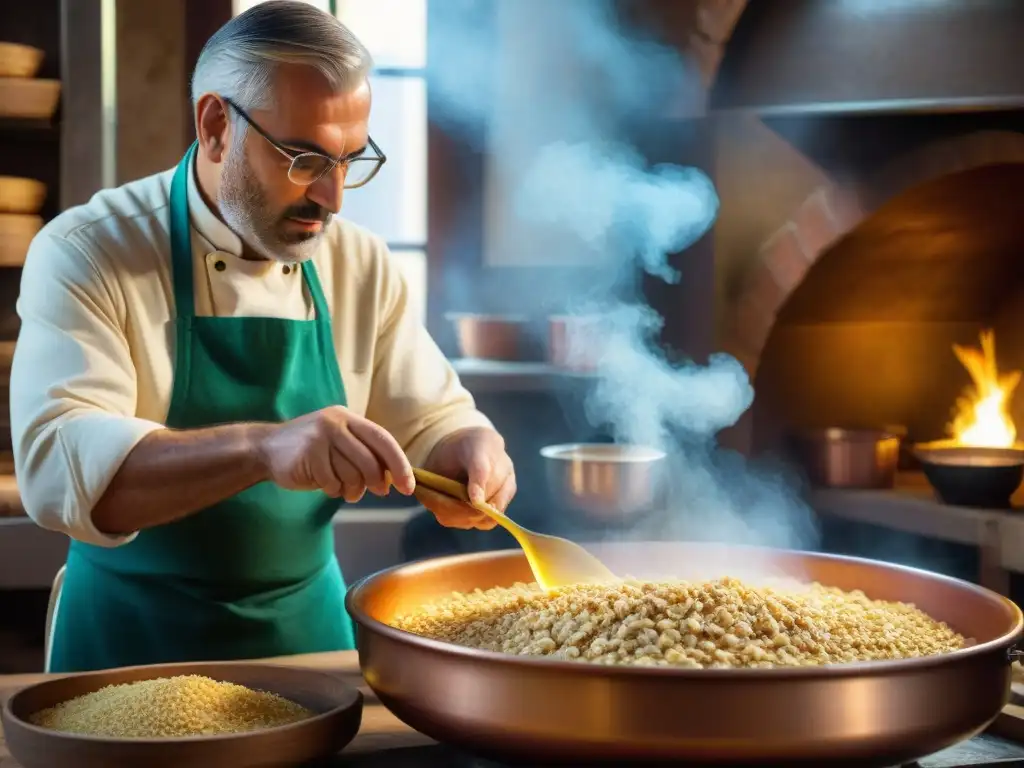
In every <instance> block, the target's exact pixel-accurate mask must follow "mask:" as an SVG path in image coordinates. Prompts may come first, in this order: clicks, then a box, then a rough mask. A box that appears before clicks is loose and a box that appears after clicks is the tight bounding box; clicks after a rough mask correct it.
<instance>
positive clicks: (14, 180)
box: [0, 176, 46, 214]
mask: <svg viewBox="0 0 1024 768" xmlns="http://www.w3.org/2000/svg"><path fill="white" fill-rule="evenodd" d="M45 200H46V185H45V184H43V182H41V181H36V180H35V179H23V178H21V177H20V176H0V212H3V213H27V214H31V213H39V209H40V208H42V207H43V202H45Z"/></svg>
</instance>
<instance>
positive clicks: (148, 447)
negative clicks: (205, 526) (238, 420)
mask: <svg viewBox="0 0 1024 768" xmlns="http://www.w3.org/2000/svg"><path fill="white" fill-rule="evenodd" d="M271 428H272V426H271V425H269V424H227V425H224V426H220V427H211V428H208V429H196V430H184V431H178V430H171V429H164V430H159V431H157V432H153V433H151V434H149V435H147V436H146V437H144V438H143V439H142V440H140V441H139V443H138V445H136V446H135V448H133V449H132V451H131V452H130V453H129V454H128V456H127V457H126V458H125V460H124V463H123V464H122V465H121V468H120V469H119V470H118V472H117V474H116V475H115V476H114V479H113V480H112V481H111V483H110V485H109V486H108V488H107V490H106V492H105V493H104V494H103V496H102V498H101V499H100V500H99V502H98V503H97V504H96V506H95V507H94V508H93V510H92V521H93V524H94V525H95V526H96V527H97V528H98V529H99V530H100V531H102V532H103V533H107V534H112V535H118V534H128V533H132V532H133V531H138V530H142V529H145V528H152V527H153V526H157V525H163V524H165V523H170V522H174V521H175V520H179V519H181V518H183V517H187V516H188V515H191V514H194V513H196V512H199V511H200V510H203V509H205V508H207V507H209V506H212V505H214V504H216V503H217V502H220V501H223V500H224V499H226V498H228V497H229V496H233V495H235V494H236V493H239V492H241V491H244V490H245V489H246V488H249V487H251V486H253V485H256V483H259V482H261V481H263V480H266V479H267V470H266V467H264V466H263V462H262V461H261V460H260V456H259V451H258V446H259V443H260V441H261V439H262V438H263V436H264V435H266V434H267V431H268V430H269V429H271Z"/></svg>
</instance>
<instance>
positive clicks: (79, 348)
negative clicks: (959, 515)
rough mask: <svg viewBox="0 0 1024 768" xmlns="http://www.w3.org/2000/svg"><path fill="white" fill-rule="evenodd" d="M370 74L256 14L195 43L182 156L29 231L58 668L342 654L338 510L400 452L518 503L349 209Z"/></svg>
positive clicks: (26, 439)
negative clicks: (62, 537)
mask: <svg viewBox="0 0 1024 768" xmlns="http://www.w3.org/2000/svg"><path fill="white" fill-rule="evenodd" d="M370 67H371V62H370V56H369V54H368V53H367V51H366V50H365V48H364V47H363V46H362V45H361V44H360V43H359V41H358V40H356V39H355V37H353V35H352V34H351V33H350V32H349V31H348V30H347V29H346V28H345V27H344V26H342V25H341V24H340V23H339V22H338V21H337V20H335V19H334V18H333V17H331V16H330V15H328V14H325V13H323V12H321V11H318V10H316V9H314V8H312V7H310V6H309V5H307V4H306V3H303V2H289V1H287V0H272V1H271V2H266V3H264V4H261V5H258V6H256V7H254V8H253V9H252V10H250V11H248V12H246V13H244V14H242V15H241V16H239V17H237V18H235V19H233V20H232V21H231V22H229V23H228V24H227V25H225V26H224V27H223V28H222V29H221V30H220V31H218V32H217V33H216V34H215V35H214V36H213V37H212V38H211V39H210V41H209V42H208V43H207V44H206V47H205V48H204V49H203V52H202V54H201V56H200V58H199V61H198V63H197V65H196V70H195V73H194V77H193V87H192V96H193V102H194V107H195V123H196V133H197V137H198V140H197V142H196V145H195V146H193V147H192V148H191V149H190V150H189V152H188V153H187V154H186V155H185V157H184V158H183V159H182V161H181V163H180V164H179V165H178V167H177V168H176V169H174V170H172V171H168V172H166V173H162V174H159V175H157V176H153V177H150V178H147V179H142V180H141V181H136V182H133V183H130V184H127V185H125V186H123V187H120V188H118V189H112V190H105V191H103V192H100V193H99V194H97V195H96V196H95V197H93V199H92V200H91V201H90V202H89V203H88V204H86V205H84V206H80V207H77V208H73V209H70V210H68V211H66V212H64V213H63V214H61V215H60V216H58V217H57V218H56V219H54V220H53V221H52V222H51V223H50V224H49V225H48V226H47V227H46V228H45V229H44V230H43V231H42V232H41V233H40V234H39V235H38V236H37V237H36V239H35V241H34V242H33V244H32V247H31V249H30V252H29V255H28V258H27V261H26V265H25V269H24V273H23V278H22V285H21V296H20V298H19V301H18V313H19V315H20V317H21V320H22V330H21V336H20V338H19V341H18V347H17V353H16V356H15V361H14V367H13V371H12V375H11V412H12V415H13V419H12V431H13V438H14V445H15V461H16V470H17V474H18V480H19V488H20V490H21V493H22V496H23V499H24V503H25V507H26V509H27V511H28V513H29V514H30V515H31V516H32V517H33V519H34V520H35V521H36V522H37V523H38V524H39V525H41V526H43V527H45V528H49V529H53V530H58V531H63V532H65V533H67V534H68V535H70V536H71V537H72V538H73V541H72V544H71V548H70V552H69V555H68V562H67V566H66V572H65V576H64V582H63V588H62V591H61V593H60V597H59V600H58V602H57V607H56V616H55V619H54V625H53V626H54V630H53V637H52V644H51V645H52V648H51V652H50V658H49V666H50V669H52V670H53V671H57V672H70V671H79V670H89V669H99V668H109V667H114V666H123V665H130V664H143V663H159V662H172V661H185V660H196V659H224V658H254V657H263V656H274V655H280V654H292V653H304V652H315V651H325V650H337V649H345V648H351V647H353V645H354V642H353V629H352V625H351V622H350V620H349V618H348V616H347V615H346V613H345V610H344V604H343V597H344V593H345V584H344V582H343V580H342V576H341V574H340V571H339V569H338V564H337V561H336V558H335V556H334V546H333V531H332V527H331V519H332V517H333V515H334V513H335V512H336V510H337V508H338V502H337V501H333V500H334V499H344V500H346V501H349V502H354V501H357V500H358V499H359V498H361V497H362V495H363V493H364V491H366V490H369V491H370V492H371V493H374V494H378V495H383V494H386V493H388V491H389V488H390V485H391V484H393V485H394V487H395V488H397V489H398V490H399V491H400V492H401V493H404V494H410V493H412V492H413V491H414V483H415V481H414V479H413V476H412V471H411V466H410V464H412V465H422V466H425V467H427V468H429V469H431V470H433V471H435V472H437V473H440V474H444V475H448V476H460V475H461V476H463V477H465V478H467V480H468V483H469V486H470V492H471V493H472V494H473V495H474V496H475V497H476V498H477V499H487V500H490V501H491V503H493V504H495V505H496V506H498V507H500V508H504V507H505V506H507V504H508V502H509V500H510V499H511V498H512V496H513V494H514V493H515V476H514V473H513V471H512V464H511V461H510V459H509V457H508V456H507V454H506V453H505V450H504V442H503V440H502V438H501V436H500V435H498V434H497V433H496V432H495V431H494V430H493V428H492V427H491V425H490V423H489V422H488V420H487V419H486V418H485V417H484V416H483V415H482V414H481V413H480V412H479V411H477V410H476V409H475V407H474V403H473V400H472V398H471V397H470V395H469V394H468V393H467V392H466V391H465V390H464V389H463V388H462V387H461V385H460V384H459V381H458V378H457V376H456V375H455V373H454V371H453V370H452V368H451V367H450V366H449V364H448V363H447V361H446V360H445V359H444V357H443V355H442V354H441V352H440V350H439V349H438V348H437V346H436V345H435V344H434V342H433V341H432V340H431V338H430V337H429V336H428V334H427V332H426V330H425V329H424V328H423V327H422V325H421V324H420V323H419V322H418V321H417V319H416V318H415V317H414V315H413V314H412V313H411V312H410V310H409V305H408V297H407V289H406V286H405V283H404V282H403V280H402V278H401V276H400V275H399V274H398V273H397V272H396V269H395V267H394V265H393V264H392V263H391V262H390V260H389V257H388V254H387V249H386V248H385V246H384V245H383V243H382V242H381V241H380V240H379V239H378V238H376V237H374V236H373V235H371V234H369V233H368V232H366V231H364V230H362V229H360V228H358V227H356V226H354V225H352V224H350V223H347V222H344V221H340V220H338V219H335V218H334V217H333V216H332V214H334V213H336V212H337V211H338V210H339V209H340V208H341V203H342V195H343V190H344V189H350V188H353V187H357V186H361V185H363V184H365V183H367V182H369V181H371V180H372V178H373V176H374V175H375V174H376V172H377V171H378V170H379V168H380V166H381V165H382V164H383V162H384V154H383V153H382V152H381V150H380V148H378V146H377V145H376V143H375V142H374V141H373V139H372V138H371V137H370V136H369V133H368V128H367V124H368V119H369V115H370V104H371V94H370V87H369V84H368V81H367V73H368V72H369V70H370ZM421 498H424V499H428V503H429V504H430V506H431V507H432V511H433V512H434V513H435V514H436V515H437V517H438V519H439V520H440V522H441V523H443V524H445V525H447V526H453V527H460V528H472V527H476V528H489V527H491V523H490V521H486V520H485V519H483V518H482V517H481V516H479V515H476V514H474V513H472V512H471V511H469V508H468V507H466V506H461V505H459V506H447V505H444V504H442V503H439V502H438V500H437V499H436V497H433V496H431V497H421Z"/></svg>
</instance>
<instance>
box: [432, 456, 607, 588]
mask: <svg viewBox="0 0 1024 768" xmlns="http://www.w3.org/2000/svg"><path fill="white" fill-rule="evenodd" d="M412 472H413V475H415V477H416V486H417V487H416V490H417V493H418V492H420V491H421V490H422V489H423V488H425V489H427V491H432V492H433V493H435V494H438V495H440V496H447V497H448V498H450V499H455V500H456V501H458V502H461V503H463V504H466V505H468V506H470V507H472V508H473V509H475V510H477V511H478V512H482V513H483V514H485V515H487V516H488V517H489V518H491V519H492V520H494V522H496V523H497V524H498V525H500V526H501V527H502V528H504V529H505V530H506V531H508V532H509V533H511V534H512V535H513V536H514V537H515V540H516V541H517V542H519V546H520V547H522V548H523V552H524V553H525V554H526V559H527V561H528V562H529V563H530V568H531V569H532V570H533V577H534V579H536V580H537V584H538V585H539V586H540V587H541V589H544V590H548V591H550V590H552V589H556V588H558V587H562V586H569V585H572V584H602V583H606V582H611V581H618V577H616V575H615V574H614V573H612V572H611V571H610V570H608V568H607V567H606V566H605V565H604V563H602V562H601V561H600V560H598V559H597V558H596V557H594V556H593V555H592V554H590V553H589V552H587V550H585V549H584V548H583V547H581V546H580V545H579V544H574V543H573V542H571V541H569V540H568V539H562V538H559V537H558V536H548V535H547V534H544V533H534V532H533V531H530V530H527V529H526V528H523V526H521V525H519V524H518V523H516V522H514V521H513V520H511V519H510V518H509V517H508V516H507V515H505V514H504V513H503V512H499V511H498V510H497V509H496V508H495V507H492V506H491V505H490V504H484V503H474V502H472V501H470V499H469V492H468V491H467V490H466V486H465V485H463V484H462V483H460V482H457V481H455V480H450V479H448V478H447V477H441V476H440V475H435V474H434V473H433V472H428V471H427V470H425V469H419V468H417V467H414V468H413V470H412Z"/></svg>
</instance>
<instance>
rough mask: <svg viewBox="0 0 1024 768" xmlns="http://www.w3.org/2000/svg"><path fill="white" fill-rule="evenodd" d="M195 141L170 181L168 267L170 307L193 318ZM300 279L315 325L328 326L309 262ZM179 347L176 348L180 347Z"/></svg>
mask: <svg viewBox="0 0 1024 768" xmlns="http://www.w3.org/2000/svg"><path fill="white" fill-rule="evenodd" d="M198 146H199V142H192V146H191V147H189V148H188V151H187V152H186V153H185V156H184V157H183V158H181V162H179V163H178V167H177V169H176V170H175V171H174V179H173V180H172V181H171V268H172V275H173V277H174V306H175V308H176V311H177V314H178V317H179V318H187V319H188V320H191V319H192V318H193V317H195V314H196V309H195V295H194V291H195V287H194V285H193V283H192V225H191V223H190V221H189V213H188V175H189V173H191V172H192V159H193V158H194V157H195V155H196V150H197V149H198ZM302 276H303V279H305V281H306V286H307V287H308V288H309V295H310V297H311V298H312V299H313V309H314V310H315V311H316V319H317V321H318V322H321V323H323V322H326V323H328V324H330V318H331V314H330V312H329V311H328V309H327V300H326V299H325V298H324V290H323V287H322V286H321V285H320V277H319V276H318V275H317V273H316V267H314V266H313V263H312V261H304V262H303V263H302ZM180 346H181V345H179V348H180Z"/></svg>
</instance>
